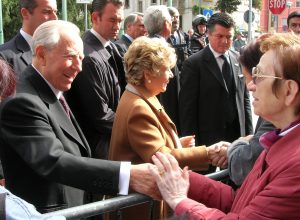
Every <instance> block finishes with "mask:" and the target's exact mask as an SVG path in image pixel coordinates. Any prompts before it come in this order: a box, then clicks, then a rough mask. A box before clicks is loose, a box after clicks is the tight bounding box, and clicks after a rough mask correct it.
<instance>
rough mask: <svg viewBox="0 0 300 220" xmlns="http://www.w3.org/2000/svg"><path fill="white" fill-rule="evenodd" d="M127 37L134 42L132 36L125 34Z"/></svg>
mask: <svg viewBox="0 0 300 220" xmlns="http://www.w3.org/2000/svg"><path fill="white" fill-rule="evenodd" d="M124 35H125V37H127V38H128V39H129V40H130V41H131V42H132V41H133V40H134V39H133V38H132V37H131V36H129V35H128V34H124Z"/></svg>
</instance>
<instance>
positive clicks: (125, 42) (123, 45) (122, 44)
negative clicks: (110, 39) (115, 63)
mask: <svg viewBox="0 0 300 220" xmlns="http://www.w3.org/2000/svg"><path fill="white" fill-rule="evenodd" d="M131 43H132V41H131V40H129V39H128V38H127V37H126V36H125V35H122V37H121V38H120V39H119V40H116V41H115V42H114V44H115V45H116V47H117V48H118V50H119V53H120V55H121V56H122V57H124V54H125V53H126V52H127V50H128V47H129V46H130V44H131Z"/></svg>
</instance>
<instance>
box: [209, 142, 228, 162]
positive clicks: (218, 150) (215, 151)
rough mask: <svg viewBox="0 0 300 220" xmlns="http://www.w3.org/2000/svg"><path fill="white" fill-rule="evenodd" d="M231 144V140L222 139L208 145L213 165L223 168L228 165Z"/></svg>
mask: <svg viewBox="0 0 300 220" xmlns="http://www.w3.org/2000/svg"><path fill="white" fill-rule="evenodd" d="M229 145H230V143H229V142H225V141H221V142H218V143H216V144H213V145H211V146H209V147H207V151H208V158H209V160H210V162H211V164H212V165H214V166H217V167H221V168H225V167H227V165H228V160H227V148H228V146H229Z"/></svg>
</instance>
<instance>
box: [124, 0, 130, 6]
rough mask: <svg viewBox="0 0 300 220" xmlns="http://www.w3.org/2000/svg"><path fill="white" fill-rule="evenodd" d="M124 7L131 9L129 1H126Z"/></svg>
mask: <svg viewBox="0 0 300 220" xmlns="http://www.w3.org/2000/svg"><path fill="white" fill-rule="evenodd" d="M124 7H125V8H129V7H130V5H129V0H125V4H124Z"/></svg>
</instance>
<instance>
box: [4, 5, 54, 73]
mask: <svg viewBox="0 0 300 220" xmlns="http://www.w3.org/2000/svg"><path fill="white" fill-rule="evenodd" d="M19 2H20V8H21V11H20V12H21V17H22V28H21V30H20V32H18V33H17V34H16V36H15V37H14V38H12V39H11V40H10V41H8V42H6V43H5V44H3V45H1V46H0V57H1V58H3V59H4V60H6V61H7V62H8V63H9V64H10V65H11V66H12V68H13V69H14V71H15V73H16V74H17V75H18V76H19V75H20V74H21V73H22V72H23V71H24V69H25V68H26V67H27V66H28V65H29V64H31V61H32V53H31V50H30V42H31V38H32V35H33V32H34V31H35V29H36V28H37V27H38V26H39V25H40V24H42V23H44V22H45V21H48V20H54V19H57V15H56V13H57V6H56V0H20V1H19Z"/></svg>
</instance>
